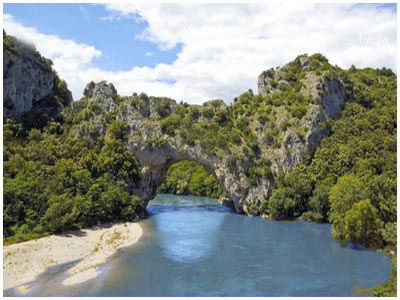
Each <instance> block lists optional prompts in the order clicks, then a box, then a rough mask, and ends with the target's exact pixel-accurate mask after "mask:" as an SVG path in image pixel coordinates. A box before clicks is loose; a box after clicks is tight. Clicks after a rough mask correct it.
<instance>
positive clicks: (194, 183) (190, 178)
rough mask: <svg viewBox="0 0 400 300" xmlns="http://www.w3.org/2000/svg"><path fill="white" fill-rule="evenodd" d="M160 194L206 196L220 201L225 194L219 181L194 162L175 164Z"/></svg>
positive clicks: (161, 187)
mask: <svg viewBox="0 0 400 300" xmlns="http://www.w3.org/2000/svg"><path fill="white" fill-rule="evenodd" d="M158 192H159V193H169V194H185V195H196V196H205V197H211V198H216V199H218V198H219V197H220V196H222V194H223V192H222V189H221V186H220V185H219V183H218V181H217V180H216V179H215V177H214V176H213V175H211V174H210V173H208V172H207V171H206V170H205V168H204V167H203V166H202V165H200V164H198V163H195V162H192V161H181V162H178V163H175V164H173V165H172V166H171V167H170V168H169V169H168V172H167V176H166V178H165V180H164V182H163V184H162V185H161V186H160V187H159V188H158Z"/></svg>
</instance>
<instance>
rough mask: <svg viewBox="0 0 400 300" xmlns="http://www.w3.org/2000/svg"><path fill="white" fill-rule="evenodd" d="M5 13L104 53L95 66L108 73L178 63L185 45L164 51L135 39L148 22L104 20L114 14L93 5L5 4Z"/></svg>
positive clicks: (116, 19)
mask: <svg viewBox="0 0 400 300" xmlns="http://www.w3.org/2000/svg"><path fill="white" fill-rule="evenodd" d="M3 11H4V13H5V14H10V15H12V16H13V17H14V19H15V20H16V21H17V22H19V23H21V24H23V25H25V26H30V27H34V28H36V29H37V30H38V31H39V32H41V33H44V34H53V35H57V36H59V37H60V38H62V39H72V40H74V41H75V42H77V43H85V44H88V45H91V46H94V47H96V49H98V50H100V51H101V52H102V55H101V56H100V57H97V58H95V59H94V60H93V64H94V65H95V66H96V67H99V68H101V69H103V70H107V71H121V70H130V69H132V68H133V67H134V66H139V67H142V66H147V67H154V66H156V65H157V64H159V63H166V64H171V63H172V62H173V61H175V59H176V57H177V53H179V52H180V50H181V46H180V45H178V46H176V47H175V48H173V49H171V50H168V51H161V50H160V49H159V48H158V45H157V44H155V43H152V42H149V41H143V40H138V39H135V35H136V34H140V33H141V32H143V30H144V29H145V28H146V27H147V23H146V22H145V21H142V22H136V21H134V20H133V19H129V18H119V19H118V18H114V19H112V20H104V19H102V18H105V17H107V16H109V14H110V12H108V11H106V10H105V8H104V7H103V6H102V5H93V4H60V3H58V4H4V7H3Z"/></svg>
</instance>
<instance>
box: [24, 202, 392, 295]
mask: <svg viewBox="0 0 400 300" xmlns="http://www.w3.org/2000/svg"><path fill="white" fill-rule="evenodd" d="M150 204H151V205H149V207H148V211H149V213H150V216H149V218H148V219H147V220H145V221H144V222H142V225H143V227H144V232H145V235H144V236H143V237H142V239H141V240H140V242H139V243H138V244H137V246H135V247H131V248H127V249H125V250H123V251H120V252H119V253H118V254H117V255H115V256H114V257H112V258H111V259H110V260H109V262H108V263H107V264H105V265H104V266H103V267H102V268H101V271H102V273H101V276H100V277H98V278H96V279H94V280H92V281H90V282H89V283H85V284H81V285H77V286H74V287H72V288H71V287H68V288H66V287H62V286H61V285H60V282H61V281H62V278H64V277H65V272H66V269H67V268H68V266H62V267H59V268H53V269H52V270H49V271H48V272H46V273H45V274H43V276H41V278H39V280H38V282H37V283H36V284H35V285H34V286H33V290H32V291H31V293H29V294H28V295H31V296H78V295H79V296H352V294H353V290H354V289H355V288H362V287H369V286H374V285H377V284H380V283H383V282H385V281H386V280H387V279H389V275H390V272H391V260H390V258H389V257H388V256H386V255H385V254H383V253H382V252H377V251H372V250H365V249H354V248H350V247H342V246H340V244H339V243H337V242H336V241H335V240H334V239H333V238H332V237H331V234H330V230H331V226H330V225H329V224H312V223H307V222H303V221H296V222H275V221H263V220H262V219H261V218H258V217H248V216H243V215H239V214H235V213H232V212H230V211H229V210H228V209H227V208H225V207H223V206H221V205H218V203H217V202H216V201H215V200H214V199H210V198H205V197H193V196H175V195H158V196H157V197H156V198H155V199H154V200H152V201H151V202H150Z"/></svg>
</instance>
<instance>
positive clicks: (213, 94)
mask: <svg viewBox="0 0 400 300" xmlns="http://www.w3.org/2000/svg"><path fill="white" fill-rule="evenodd" d="M44 16H45V17H44ZM396 17H397V16H396V5H395V4H384V5H382V4H375V5H373V4H355V5H351V4H339V5H338V4H311V3H309V4H304V3H303V4H295V3H291V4H290V5H289V4H287V5H284V4H279V3H277V2H268V4H263V3H256V4H4V6H3V24H4V28H5V30H6V32H7V33H8V34H11V35H14V36H17V37H19V38H20V39H23V40H27V41H29V42H31V43H33V44H35V46H36V48H37V50H39V52H40V53H41V54H42V55H43V56H45V57H48V58H51V59H52V60H53V62H54V68H55V70H56V71H57V72H58V74H59V75H60V77H61V78H62V79H64V80H66V82H67V83H68V87H69V89H70V90H71V91H72V94H73V97H74V99H75V100H77V99H80V98H81V96H82V92H83V89H84V87H85V85H86V84H87V83H88V82H90V81H95V82H96V81H101V80H107V81H108V82H112V83H113V84H114V85H115V87H116V89H117V90H118V92H119V93H120V94H122V95H131V94H132V93H134V92H136V93H140V92H145V93H147V94H148V95H152V96H166V97H171V98H173V99H175V100H177V101H184V102H188V103H197V104H201V103H203V102H205V101H208V100H210V99H223V100H224V101H225V102H226V103H231V102H232V100H233V98H234V97H237V96H238V95H240V94H241V93H243V92H245V91H247V90H248V89H252V90H253V91H257V77H258V75H259V74H260V73H261V72H262V71H263V70H266V69H268V68H271V67H277V66H283V65H284V64H286V63H288V62H289V61H291V60H293V59H294V58H296V56H298V55H300V54H303V53H308V54H310V55H311V54H313V53H322V54H323V55H325V56H326V57H327V58H328V59H329V61H330V63H331V64H334V65H336V64H337V65H339V66H340V67H342V68H349V67H350V66H351V65H355V66H356V67H360V68H361V67H374V68H377V67H379V68H380V67H387V68H391V69H392V70H394V71H396V46H397V37H396V36H397V26H396Z"/></svg>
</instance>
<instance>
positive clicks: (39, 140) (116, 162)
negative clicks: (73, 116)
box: [3, 115, 144, 243]
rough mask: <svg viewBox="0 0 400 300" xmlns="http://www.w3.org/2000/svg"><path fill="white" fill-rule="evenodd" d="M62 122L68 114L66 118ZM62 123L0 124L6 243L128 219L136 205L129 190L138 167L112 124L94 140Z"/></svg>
mask: <svg viewBox="0 0 400 300" xmlns="http://www.w3.org/2000/svg"><path fill="white" fill-rule="evenodd" d="M66 116H67V118H68V115H66ZM68 123H69V121H68V119H62V120H58V121H56V120H52V121H50V122H48V123H47V125H45V126H43V127H42V128H28V127H26V126H24V125H23V123H22V122H21V121H19V120H17V119H9V120H8V121H7V123H6V124H5V125H4V131H3V134H4V148H3V149H4V157H3V165H4V179H3V180H4V181H3V182H4V196H3V201H4V203H3V205H4V213H3V221H4V231H3V232H4V237H5V242H6V243H12V242H20V241H23V240H27V239H31V238H35V237H39V236H42V235H46V234H50V233H57V232H61V231H65V230H68V229H76V228H81V227H87V226H91V225H94V224H97V223H98V222H108V221H115V220H132V219H134V218H137V217H138V213H140V212H141V211H143V209H144V208H143V203H142V201H141V200H140V199H139V198H138V197H137V196H135V195H133V194H132V193H130V190H129V184H131V182H132V180H135V179H136V178H138V176H139V171H138V163H137V160H136V158H135V157H134V156H132V154H130V153H129V151H128V149H127V148H126V147H125V145H124V144H123V140H124V139H125V138H126V127H124V126H123V125H124V124H121V123H120V122H118V121H114V122H112V123H111V124H110V125H109V128H108V129H109V130H108V132H107V134H106V135H104V136H101V137H99V138H98V139H96V141H93V140H91V139H90V138H82V137H77V136H75V135H74V134H72V132H71V131H70V130H68Z"/></svg>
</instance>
